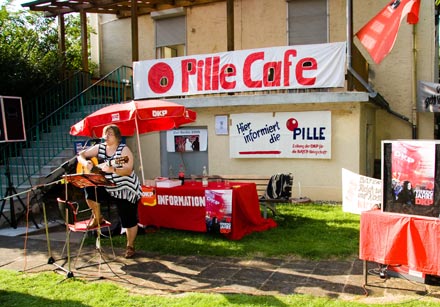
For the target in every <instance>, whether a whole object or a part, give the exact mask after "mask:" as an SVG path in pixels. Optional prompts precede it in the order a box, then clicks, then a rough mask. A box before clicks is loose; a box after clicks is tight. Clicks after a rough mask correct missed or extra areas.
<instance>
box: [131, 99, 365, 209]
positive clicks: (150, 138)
mask: <svg viewBox="0 0 440 307" xmlns="http://www.w3.org/2000/svg"><path fill="white" fill-rule="evenodd" d="M363 108H364V107H363V106H362V103H334V104H333V103H332V104H325V105H324V104H313V105H275V106H274V105H272V106H270V107H268V106H258V107H252V109H251V110H250V109H249V107H248V106H242V107H220V108H197V109H194V110H195V111H196V112H197V122H196V123H194V124H193V125H196V126H206V127H207V129H208V158H209V170H210V174H211V175H215V174H262V175H267V174H275V173H277V172H292V173H293V174H294V185H295V188H294V193H293V195H294V196H295V197H298V196H303V197H304V196H307V197H310V198H312V199H314V200H337V201H340V200H342V191H341V180H342V179H341V169H342V168H346V169H348V170H351V171H353V172H358V170H359V167H360V166H359V162H360V160H359V156H360V140H359V137H358V136H359V135H360V125H359V120H360V116H361V110H362V109H363ZM274 110H276V111H277V112H300V111H322V110H330V111H331V113H332V157H331V159H286V158H283V159H250V158H247V159H242V158H240V159H232V158H229V136H228V135H216V134H215V115H218V114H228V115H229V114H239V113H249V112H256V113H258V112H271V111H274ZM189 126H191V125H189ZM189 126H187V127H189ZM127 142H128V144H129V145H130V146H131V147H132V148H133V151H134V152H135V151H136V150H137V147H136V139H135V138H129V140H128V141H127ZM140 142H141V149H142V155H143V161H144V162H143V168H144V174H145V177H146V179H152V178H155V177H158V176H160V175H161V174H160V152H159V150H158V149H159V148H160V145H159V133H151V134H148V135H143V136H140ZM136 155H137V153H136V152H135V156H136ZM299 186H300V190H301V195H299V194H298V193H299V189H298V187H299Z"/></svg>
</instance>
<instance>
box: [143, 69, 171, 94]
mask: <svg viewBox="0 0 440 307" xmlns="http://www.w3.org/2000/svg"><path fill="white" fill-rule="evenodd" d="M173 83H174V73H173V70H172V69H171V67H170V66H169V65H168V64H165V63H157V64H154V65H153V66H152V67H151V68H150V71H149V72H148V85H149V86H150V88H151V90H152V91H153V92H155V93H157V94H163V93H166V92H168V91H169V89H170V88H171V87H172V86H173Z"/></svg>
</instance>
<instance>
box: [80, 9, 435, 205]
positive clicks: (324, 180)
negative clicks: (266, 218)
mask: <svg viewBox="0 0 440 307" xmlns="http://www.w3.org/2000/svg"><path fill="white" fill-rule="evenodd" d="M175 2H178V1H175ZM183 2H185V1H183ZM388 2H389V1H388V0H380V1H377V0H376V1H373V0H363V1H361V0H353V1H346V0H332V1H330V0H291V1H288V0H287V1H286V0H271V1H263V0H234V1H232V3H233V8H232V11H233V15H232V16H233V18H232V23H231V19H230V18H228V13H227V12H228V8H227V1H215V2H211V3H206V4H200V5H195V6H181V7H179V6H176V5H173V6H163V9H161V10H157V11H154V12H151V13H150V14H145V15H140V16H139V18H138V24H137V25H138V31H139V36H138V39H139V61H137V62H139V63H143V61H152V60H159V59H170V58H179V57H187V56H201V57H203V56H204V55H205V56H207V55H213V54H219V53H222V54H223V53H227V52H230V53H231V54H233V53H234V52H238V51H247V50H268V51H270V50H272V49H275V48H277V47H283V46H306V45H314V44H332V43H338V42H345V43H346V46H348V48H347V49H346V50H345V51H344V54H345V56H346V61H345V63H344V70H345V76H346V80H345V81H344V82H343V84H342V86H334V87H326V88H316V87H311V88H292V89H281V88H276V89H275V90H256V91H238V92H233V93H228V92H221V91H220V90H219V91H217V92H216V93H211V92H210V93H206V92H204V93H201V94H194V95H186V94H185V93H181V95H178V96H176V95H173V96H169V97H167V96H166V95H165V96H162V97H160V99H166V100H171V101H174V102H177V103H180V104H183V105H185V106H186V107H188V108H191V109H193V110H194V111H196V112H197V121H196V122H195V123H193V124H191V125H189V126H186V127H184V128H182V129H183V130H185V131H184V133H189V134H191V129H192V130H194V131H197V133H199V132H200V131H202V132H203V133H204V136H206V150H203V151H201V152H198V153H193V152H178V151H177V150H175V151H173V150H171V151H170V150H169V148H167V144H166V143H167V141H168V140H169V138H170V134H169V133H168V134H167V133H166V132H162V133H152V134H146V135H142V136H141V137H140V142H141V144H140V146H141V150H142V156H143V160H144V161H143V168H144V173H145V176H146V177H147V178H155V177H158V176H167V175H168V172H169V171H170V170H169V169H170V166H171V167H173V168H174V169H175V170H176V172H177V168H178V167H179V165H181V164H183V165H184V166H185V168H186V171H187V175H189V174H190V173H195V174H201V172H202V168H203V166H204V165H206V166H207V168H208V170H209V173H210V174H211V175H215V174H260V175H272V174H275V173H292V174H293V176H294V185H293V196H294V197H305V196H306V197H309V198H311V199H312V200H333V201H341V200H342V169H348V170H350V171H352V172H355V173H359V174H362V175H366V176H370V177H373V176H375V177H378V176H379V177H380V163H378V161H379V160H380V158H381V141H382V140H393V139H411V138H417V139H434V138H436V119H435V114H434V113H428V112H417V111H416V104H415V103H416V99H417V97H416V90H417V89H416V87H417V81H418V80H424V81H429V82H438V39H436V37H437V36H438V33H437V22H436V19H437V18H438V16H437V13H436V8H435V4H434V1H421V6H420V13H419V22H418V23H417V25H409V24H407V23H406V21H405V19H404V20H403V21H402V23H401V26H400V29H399V33H398V36H397V40H396V42H395V45H394V47H393V49H392V51H391V53H390V54H389V55H388V56H387V57H386V58H385V59H384V60H383V61H382V62H381V63H380V64H375V63H374V62H373V61H372V60H371V58H370V56H369V54H368V53H367V52H366V51H365V49H364V48H363V46H361V44H360V43H359V41H358V40H357V38H355V37H353V36H352V33H356V31H358V30H359V29H360V28H361V27H362V26H363V25H364V24H365V23H367V22H368V21H369V20H370V19H371V18H373V17H374V16H375V14H377V13H378V12H379V11H380V10H382V8H384V7H385V6H386V5H387V4H388ZM350 8H351V9H352V12H350ZM230 9H231V8H229V12H231V10H230ZM88 17H89V20H90V22H91V25H92V27H93V29H94V31H95V33H96V34H95V35H94V36H93V37H92V39H91V44H92V55H93V58H92V60H93V61H94V62H96V63H97V64H98V67H99V71H98V74H99V75H105V74H106V73H108V72H110V71H112V70H113V69H115V68H117V67H119V66H121V65H127V66H134V63H133V61H132V49H131V48H132V47H131V46H132V42H131V37H130V35H129V33H131V27H132V25H131V23H130V19H129V18H118V17H117V16H116V15H110V14H89V15H88ZM350 19H351V21H352V22H350ZM228 29H229V30H228ZM231 29H232V30H231ZM352 45H353V46H355V47H357V49H358V50H359V51H360V54H361V56H359V55H357V53H356V54H355V53H352V52H351V51H350V52H347V50H351V48H350V46H352ZM228 49H229V50H228ZM351 56H352V57H351ZM356 57H361V58H362V57H363V58H364V59H365V60H366V63H368V66H366V67H368V69H367V72H368V75H367V76H366V78H365V80H364V81H365V82H366V83H367V84H368V87H367V88H365V87H364V89H363V90H362V89H359V87H358V88H357V89H356V90H354V89H353V88H352V86H350V84H349V78H350V74H349V73H348V71H349V68H351V64H352V62H354V61H355V60H358V59H357V58H356ZM136 77H137V76H136V73H135V75H134V79H135V83H136ZM361 79H362V78H361ZM376 94H377V95H376ZM377 97H381V99H382V104H381V103H378V102H377V100H375V99H373V98H377ZM135 98H136V99H137V98H146V97H136V96H135ZM147 98H148V97H147ZM153 98H154V97H153ZM271 114H272V117H273V118H277V117H281V118H283V116H288V117H289V116H290V117H292V118H296V117H299V118H304V116H311V120H310V121H311V122H316V125H319V123H320V122H322V121H325V120H326V119H325V118H326V116H327V114H329V115H330V116H329V118H330V120H329V122H328V123H326V125H325V127H326V128H327V130H329V131H328V133H329V136H331V138H330V139H331V141H330V147H329V148H328V149H329V151H330V155H327V156H325V157H318V158H316V157H314V158H313V157H312V158H311V157H308V156H302V157H301V156H295V157H286V156H276V155H275V156H273V155H270V156H267V157H265V156H258V155H255V156H252V157H251V156H246V157H237V155H235V154H234V152H235V151H234V150H235V149H233V148H235V147H234V146H235V145H236V144H235V142H236V135H234V133H233V131H234V129H235V126H233V125H235V124H236V121H237V119H240V118H241V117H242V118H244V119H246V120H248V119H250V122H251V121H253V115H255V116H254V117H255V122H253V124H258V123H260V122H262V121H261V120H260V119H258V118H261V117H262V115H263V117H264V116H266V117H270V115H271ZM307 118H308V117H307ZM223 119H225V122H226V123H227V125H228V128H227V129H226V131H223V132H222V131H219V129H218V124H219V120H220V121H221V120H223ZM128 142H129V143H131V145H132V147H133V148H135V147H136V146H137V144H136V140H135V139H134V138H133V139H129V140H128ZM317 144H319V142H318V143H317ZM231 148H232V149H231ZM238 150H239V149H238ZM133 152H137V150H133Z"/></svg>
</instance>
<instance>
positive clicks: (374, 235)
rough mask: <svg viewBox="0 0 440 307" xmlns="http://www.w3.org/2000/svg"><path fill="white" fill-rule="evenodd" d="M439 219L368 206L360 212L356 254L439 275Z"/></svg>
mask: <svg viewBox="0 0 440 307" xmlns="http://www.w3.org/2000/svg"><path fill="white" fill-rule="evenodd" d="M439 247H440V219H438V218H433V217H424V216H416V215H407V214H400V213H390V212H382V211H381V210H372V211H366V212H362V214H361V223H360V242H359V258H360V259H362V260H365V261H372V262H376V263H380V264H386V265H403V266H407V267H408V268H409V269H410V270H414V271H418V272H422V273H425V274H430V275H437V276H438V275H440V249H439Z"/></svg>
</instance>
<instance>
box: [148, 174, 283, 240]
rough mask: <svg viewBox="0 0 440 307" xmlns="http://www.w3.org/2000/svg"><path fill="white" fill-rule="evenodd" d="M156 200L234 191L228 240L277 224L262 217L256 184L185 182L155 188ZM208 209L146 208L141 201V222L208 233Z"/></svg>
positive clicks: (166, 206)
mask: <svg viewBox="0 0 440 307" xmlns="http://www.w3.org/2000/svg"><path fill="white" fill-rule="evenodd" d="M155 189H156V197H157V198H159V197H160V196H165V197H172V196H193V197H197V196H198V197H205V191H206V190H226V189H232V220H231V232H229V233H227V234H225V236H226V237H227V238H228V239H231V240H240V239H241V238H243V237H244V236H245V235H248V234H250V233H252V232H255V231H264V230H267V229H270V228H273V227H276V226H277V224H276V222H275V221H274V220H273V219H270V218H267V219H265V218H263V217H262V216H261V211H260V204H259V201H258V194H257V188H256V185H255V183H248V182H234V183H231V184H230V185H228V186H226V185H225V183H224V182H221V183H217V182H209V185H208V186H207V187H203V186H202V184H201V182H185V184H184V185H182V186H177V187H172V188H160V187H156V188H155ZM205 216H206V208H205V206H204V205H199V206H198V205H197V204H195V205H189V206H173V205H161V204H156V205H155V206H148V205H144V204H142V203H141V202H139V223H140V224H142V225H144V226H156V227H165V228H173V229H181V230H191V231H199V232H206V231H207V227H206V220H205Z"/></svg>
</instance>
